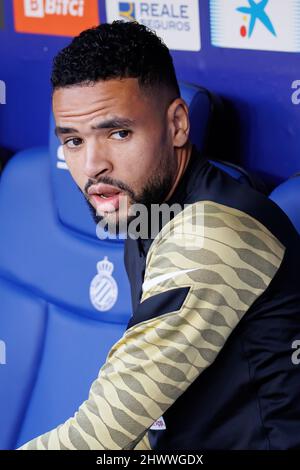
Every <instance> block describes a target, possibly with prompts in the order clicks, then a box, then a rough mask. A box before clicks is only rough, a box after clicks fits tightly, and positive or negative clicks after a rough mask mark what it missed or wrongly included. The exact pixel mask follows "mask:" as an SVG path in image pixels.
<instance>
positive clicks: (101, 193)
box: [88, 183, 121, 212]
mask: <svg viewBox="0 0 300 470" xmlns="http://www.w3.org/2000/svg"><path fill="white" fill-rule="evenodd" d="M88 194H89V196H90V199H91V201H92V202H93V203H94V205H95V206H96V208H97V212H115V211H116V210H118V208H119V204H120V195H121V191H120V189H118V188H115V187H114V186H110V185H108V184H103V183H99V184H96V185H93V186H91V187H90V188H89V189H88Z"/></svg>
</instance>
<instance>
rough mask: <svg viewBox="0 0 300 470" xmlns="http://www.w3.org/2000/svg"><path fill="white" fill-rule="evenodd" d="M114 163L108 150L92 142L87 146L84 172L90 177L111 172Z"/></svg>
mask: <svg viewBox="0 0 300 470" xmlns="http://www.w3.org/2000/svg"><path fill="white" fill-rule="evenodd" d="M111 171H112V163H111V161H110V159H109V156H108V154H107V152H104V151H103V149H101V148H100V147H99V145H97V143H96V142H94V143H90V144H89V145H87V146H86V148H85V160H84V172H85V174H86V176H87V177H88V178H91V179H94V178H96V177H98V176H100V175H103V174H107V173H110V172H111Z"/></svg>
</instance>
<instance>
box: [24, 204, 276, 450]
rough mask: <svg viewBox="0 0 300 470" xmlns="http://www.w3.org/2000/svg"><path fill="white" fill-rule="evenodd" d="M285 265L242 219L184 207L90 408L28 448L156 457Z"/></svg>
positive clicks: (264, 235)
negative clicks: (155, 434) (151, 452)
mask: <svg viewBox="0 0 300 470" xmlns="http://www.w3.org/2000/svg"><path fill="white" fill-rule="evenodd" d="M283 256H284V247H283V246H282V245H281V243H280V242H279V241H278V240H277V239H276V238H275V237H274V236H273V235H272V234H271V233H270V232H269V231H268V230H267V229H266V227H264V226H263V225H262V224H261V223H260V222H258V221H257V220H255V219H253V218H252V217H250V216H249V215H247V214H245V213H243V212H240V211H238V210H236V209H232V208H229V207H226V206H223V205H220V204H217V203H213V202H197V203H195V204H192V205H190V206H188V207H187V208H185V209H184V210H183V211H182V212H181V213H179V214H177V215H176V216H175V217H174V218H173V220H172V221H171V222H169V223H168V224H166V225H165V226H164V228H163V229H162V231H161V232H160V233H159V234H158V236H157V237H156V239H155V240H154V241H153V243H152V245H151V247H150V250H149V252H148V255H147V263H146V273H145V278H144V284H143V293H142V298H141V303H140V306H139V309H138V311H137V312H136V315H135V318H136V319H138V321H133V323H132V325H131V326H130V328H129V329H128V330H127V331H126V332H125V334H124V335H123V337H122V338H121V339H120V340H119V341H118V342H117V343H116V344H115V345H114V346H113V347H112V349H111V350H110V352H109V354H108V357H107V360H106V363H105V364H104V365H103V367H102V368H101V370H100V372H99V375H98V378H97V379H96V380H95V381H94V382H93V384H92V386H91V389H90V393H89V397H88V399H87V400H86V401H85V402H84V403H83V404H82V405H81V406H80V408H79V409H78V411H77V412H76V413H75V415H74V417H72V418H70V419H68V420H67V421H66V422H65V423H64V424H62V425H60V426H58V427H57V428H56V429H54V430H52V431H50V432H48V433H46V434H44V435H42V436H39V437H37V438H36V439H33V440H32V441H30V442H29V443H27V444H25V445H24V446H22V447H21V448H20V449H37V450H44V449H62V450H63V449H71V450H76V449H80V450H84V449H102V450H104V449H105V450H106V449H110V450H117V449H134V448H137V449H138V448H145V447H146V448H147V447H148V448H149V441H148V440H147V434H146V433H147V430H148V429H149V428H150V427H151V426H152V424H153V423H154V422H155V421H156V420H157V419H159V418H160V417H161V416H162V415H163V413H164V412H165V411H166V410H167V409H168V408H169V407H170V406H171V405H172V404H173V403H174V402H175V401H176V400H177V398H178V397H179V396H180V395H181V394H182V393H184V391H185V390H186V389H187V388H188V387H189V386H190V384H191V383H192V382H193V381H194V380H195V379H196V378H197V377H198V376H199V374H201V373H202V371H203V370H205V369H206V368H207V367H208V366H209V365H210V364H211V363H212V362H213V361H214V360H215V358H216V356H217V354H218V353H219V351H220V350H221V348H222V347H223V346H224V344H225V342H226V340H227V338H228V337H229V335H230V333H231V332H232V330H233V329H234V328H235V326H236V325H237V323H238V322H239V321H240V320H241V318H242V317H243V315H244V314H245V313H246V312H247V310H248V309H249V307H250V306H251V305H252V304H253V302H254V301H255V300H256V299H257V298H258V297H259V296H260V295H261V294H262V293H263V292H264V291H265V289H266V288H267V287H268V285H269V284H270V282H271V280H272V278H273V277H274V275H275V274H276V272H277V270H278V268H279V266H280V264H281V261H282V259H283ZM140 446H141V447H140Z"/></svg>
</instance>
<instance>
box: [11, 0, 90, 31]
mask: <svg viewBox="0 0 300 470" xmlns="http://www.w3.org/2000/svg"><path fill="white" fill-rule="evenodd" d="M13 5H14V18H15V29H16V31H17V32H19V33H36V34H50V35H55V36H75V35H77V34H79V33H80V32H81V31H83V30H84V29H87V28H89V27H91V26H96V25H97V24H99V12H98V1H97V0H14V2H13Z"/></svg>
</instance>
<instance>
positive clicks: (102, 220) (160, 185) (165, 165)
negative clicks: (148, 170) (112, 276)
mask: <svg viewBox="0 0 300 470" xmlns="http://www.w3.org/2000/svg"><path fill="white" fill-rule="evenodd" d="M176 171H177V163H176V161H175V158H174V157H172V158H169V159H166V158H164V159H162V161H161V165H160V166H159V169H158V170H157V171H155V172H154V173H153V175H152V176H151V177H150V178H149V179H148V181H147V183H146V185H145V186H144V188H143V189H142V190H141V191H140V193H136V192H134V191H133V189H132V188H131V187H129V186H128V185H126V184H125V183H123V182H121V181H119V180H115V179H113V178H110V177H109V176H102V177H100V178H99V179H98V180H97V181H93V180H89V181H88V182H87V184H86V185H85V188H84V198H85V200H86V202H87V205H88V208H89V211H90V213H91V216H92V218H93V220H94V222H95V224H96V225H97V226H99V224H101V225H102V227H105V226H108V227H109V226H110V224H109V221H110V217H111V218H113V221H114V224H113V226H114V235H116V234H117V235H120V233H122V232H124V229H125V231H127V230H128V226H129V224H130V222H131V221H132V220H134V219H135V217H136V215H130V207H132V206H134V205H135V204H141V205H143V206H144V207H145V208H146V209H147V211H148V213H149V214H150V213H151V205H152V204H161V203H162V202H163V201H164V200H165V198H166V196H167V195H168V193H169V192H170V189H171V187H172V184H173V181H174V178H175V175H176ZM98 183H104V184H108V185H111V186H114V187H117V188H119V189H120V190H121V191H122V192H124V193H125V194H126V196H127V198H128V201H129V204H128V206H129V211H128V210H126V213H124V214H120V213H119V212H120V211H118V217H116V216H115V213H112V214H106V215H99V214H98V213H97V211H96V209H95V208H94V206H93V205H92V204H91V203H90V202H89V200H88V197H87V190H88V188H89V187H90V186H91V185H92V184H98Z"/></svg>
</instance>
